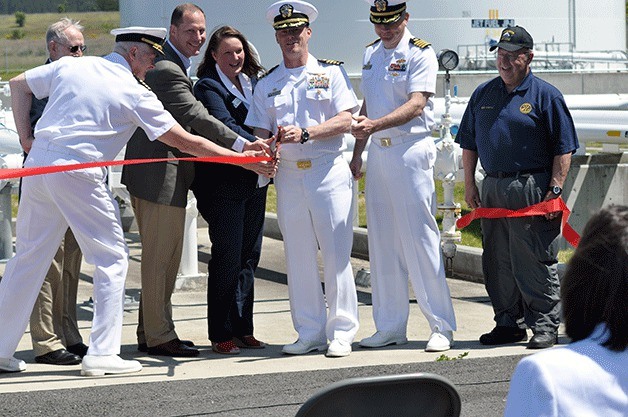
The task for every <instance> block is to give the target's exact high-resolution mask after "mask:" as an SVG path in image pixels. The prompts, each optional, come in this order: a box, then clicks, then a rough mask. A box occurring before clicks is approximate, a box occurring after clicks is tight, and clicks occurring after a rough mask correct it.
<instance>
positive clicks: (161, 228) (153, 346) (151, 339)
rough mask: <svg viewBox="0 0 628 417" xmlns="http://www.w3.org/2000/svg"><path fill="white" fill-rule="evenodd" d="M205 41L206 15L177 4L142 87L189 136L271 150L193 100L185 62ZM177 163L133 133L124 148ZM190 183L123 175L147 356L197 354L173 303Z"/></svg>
mask: <svg viewBox="0 0 628 417" xmlns="http://www.w3.org/2000/svg"><path fill="white" fill-rule="evenodd" d="M205 40H206V33H205V13H204V12H203V10H201V9H200V8H199V7H198V6H196V5H194V4H191V3H184V4H180V5H178V6H177V7H176V8H175V9H174V11H173V12H172V17H171V20H170V32H169V39H168V41H167V42H166V44H164V53H165V56H164V57H161V58H158V61H157V62H156V63H155V68H154V69H153V70H150V71H148V73H147V74H146V80H145V81H146V84H147V85H148V86H149V87H150V88H151V89H152V90H153V92H154V93H155V94H156V95H157V97H158V98H159V100H160V101H161V102H162V103H163V105H164V107H165V108H166V110H168V111H169V112H170V113H171V114H172V115H173V116H174V118H175V119H176V120H177V121H178V122H179V123H180V124H181V125H182V126H183V127H184V128H185V129H187V130H188V131H190V130H192V129H194V131H195V132H196V133H197V134H199V135H201V136H203V137H206V138H208V139H209V140H212V141H215V142H217V143H218V144H220V145H222V146H224V147H226V148H230V149H233V150H235V151H239V152H240V151H242V150H247V149H261V148H266V149H268V146H267V144H266V142H262V141H258V142H255V143H251V142H249V141H247V140H245V139H244V138H242V137H240V136H238V135H237V134H236V133H235V132H233V131H232V130H230V129H228V128H227V127H226V126H225V125H223V124H222V123H221V122H220V121H218V120H217V119H216V118H214V117H213V116H210V115H209V113H208V112H207V110H206V109H205V107H204V106H203V104H202V103H200V102H199V101H197V100H196V98H195V97H194V93H193V90H192V81H191V80H190V78H189V75H190V74H189V71H190V66H191V63H190V58H191V57H192V56H196V55H198V54H199V52H200V49H201V47H202V46H203V44H204V43H205ZM251 147H253V148H251ZM180 156H184V155H182V154H181V153H179V152H178V151H177V149H175V148H171V147H168V146H167V145H165V144H163V143H161V142H160V143H155V142H150V141H149V140H148V138H147V137H146V134H145V133H144V131H142V130H141V129H138V130H137V131H136V132H135V134H134V135H133V137H132V138H131V140H130V141H129V143H128V145H127V150H126V156H125V158H127V159H136V158H172V157H180ZM248 168H249V169H251V167H248ZM255 170H256V172H258V173H265V174H267V175H272V172H274V167H273V166H272V165H270V164H269V165H263V164H258V165H257V166H256V168H255ZM193 179H194V165H193V163H192V162H184V161H175V162H163V163H150V164H139V165H127V166H125V167H124V169H123V171H122V183H123V184H125V185H126V186H127V188H128V190H129V193H130V194H131V204H132V206H133V211H134V212H135V217H136V219H137V225H138V227H139V232H140V238H141V241H142V265H141V280H142V295H141V298H140V309H139V323H138V328H137V341H138V350H140V351H147V352H148V354H149V355H163V356H197V355H198V353H199V352H198V350H197V349H195V348H194V344H193V342H191V341H185V340H183V341H182V340H180V339H179V337H178V336H177V333H176V332H175V330H174V322H173V320H172V305H171V301H170V299H171V296H172V292H173V291H174V285H175V281H176V277H177V271H178V269H179V263H180V261H181V252H182V248H183V231H184V225H185V206H186V204H187V194H188V189H189V187H190V185H191V183H192V180H193Z"/></svg>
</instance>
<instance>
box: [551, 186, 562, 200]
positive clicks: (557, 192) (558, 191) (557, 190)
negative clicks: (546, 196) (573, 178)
mask: <svg viewBox="0 0 628 417" xmlns="http://www.w3.org/2000/svg"><path fill="white" fill-rule="evenodd" d="M550 191H551V192H552V194H554V195H555V196H556V197H558V196H559V195H561V194H562V193H563V189H562V188H560V187H559V186H558V185H553V186H551V187H550Z"/></svg>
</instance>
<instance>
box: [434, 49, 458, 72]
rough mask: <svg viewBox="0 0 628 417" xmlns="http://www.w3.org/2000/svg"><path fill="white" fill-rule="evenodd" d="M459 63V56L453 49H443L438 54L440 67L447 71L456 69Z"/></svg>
mask: <svg viewBox="0 0 628 417" xmlns="http://www.w3.org/2000/svg"><path fill="white" fill-rule="evenodd" d="M458 62H459V59H458V54H457V53H456V52H455V51H452V50H451V49H443V50H441V51H440V52H439V53H438V65H439V66H440V67H441V68H442V69H444V70H446V71H452V70H454V69H456V67H457V66H458Z"/></svg>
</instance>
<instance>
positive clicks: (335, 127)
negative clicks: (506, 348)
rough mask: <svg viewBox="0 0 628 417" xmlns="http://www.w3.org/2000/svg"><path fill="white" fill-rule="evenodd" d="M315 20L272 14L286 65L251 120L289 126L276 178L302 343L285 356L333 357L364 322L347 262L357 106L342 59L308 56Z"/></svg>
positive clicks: (297, 12) (259, 94)
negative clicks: (346, 138) (347, 153)
mask: <svg viewBox="0 0 628 417" xmlns="http://www.w3.org/2000/svg"><path fill="white" fill-rule="evenodd" d="M317 15H318V11H317V10H316V8H315V7H314V6H312V5H311V4H309V3H306V2H304V1H299V0H293V1H280V2H276V3H274V4H272V5H271V6H270V7H269V8H268V10H267V13H266V18H267V19H268V20H269V22H270V23H271V24H272V25H273V27H274V28H275V30H276V32H275V38H276V40H277V43H278V44H279V46H280V48H281V51H282V55H283V61H282V62H281V63H280V64H279V65H278V66H277V67H275V68H273V69H272V70H270V71H269V73H268V74H267V75H266V76H265V77H263V78H262V79H260V81H259V82H258V84H257V87H256V89H255V93H254V95H253V104H252V106H251V109H250V111H249V114H248V116H247V119H246V122H245V123H246V124H247V125H249V126H252V127H254V128H255V135H256V136H258V137H269V136H271V134H272V133H275V132H277V131H278V127H279V126H282V127H283V128H284V129H285V134H284V135H283V138H282V143H281V151H280V154H281V160H280V163H279V166H278V170H277V175H276V178H275V186H276V189H277V219H278V221H279V227H280V229H281V233H282V234H283V239H284V248H285V253H286V266H287V272H288V291H289V296H290V311H291V313H292V321H293V324H294V327H295V329H296V331H297V333H298V340H297V341H296V342H295V343H293V344H289V345H285V346H284V347H283V353H286V354H292V355H300V354H305V353H308V352H312V351H322V350H325V349H327V356H347V355H349V354H350V353H351V343H352V342H353V338H354V337H355V334H356V332H357V330H358V326H359V323H358V307H357V294H356V290H355V283H354V280H353V272H352V269H351V264H350V262H349V260H350V256H351V246H352V239H353V238H352V236H353V227H352V223H351V219H352V209H351V198H352V187H353V181H352V178H351V172H350V170H349V166H348V164H347V163H346V162H345V161H344V159H343V157H342V150H343V149H344V148H345V145H344V143H343V133H344V132H348V131H349V128H350V125H351V115H352V112H354V111H357V109H358V102H357V98H356V97H355V94H354V92H353V90H352V89H351V85H350V82H349V79H348V77H347V75H346V73H345V72H344V70H343V69H342V67H341V66H340V65H339V64H340V63H339V62H337V61H323V60H321V61H318V60H316V58H314V57H313V56H312V55H310V54H309V53H308V41H309V39H310V36H311V34H312V30H311V28H310V27H309V24H310V23H311V22H313V21H314V19H315V18H316V17H317ZM319 246H320V250H321V253H322V257H323V264H324V282H325V293H324V294H323V290H322V288H321V282H320V277H319V273H318V265H317V251H318V247H319ZM325 301H327V306H328V308H329V312H327V309H326V307H325ZM328 339H329V340H330V341H331V343H330V344H329V347H328V346H327V340H328Z"/></svg>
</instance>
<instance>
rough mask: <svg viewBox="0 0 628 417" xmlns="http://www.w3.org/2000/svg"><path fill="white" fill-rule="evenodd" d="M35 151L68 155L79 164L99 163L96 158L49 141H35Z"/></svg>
mask: <svg viewBox="0 0 628 417" xmlns="http://www.w3.org/2000/svg"><path fill="white" fill-rule="evenodd" d="M32 147H33V149H39V150H42V151H45V152H54V153H58V154H62V155H67V156H70V157H72V159H75V160H77V161H79V162H82V161H84V162H92V161H98V160H99V159H98V158H95V157H90V156H88V155H85V154H84V153H83V152H79V151H76V150H74V149H72V148H68V147H67V146H64V145H57V144H56V143H53V142H49V141H47V140H37V139H35V140H34V141H33V146H32Z"/></svg>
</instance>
